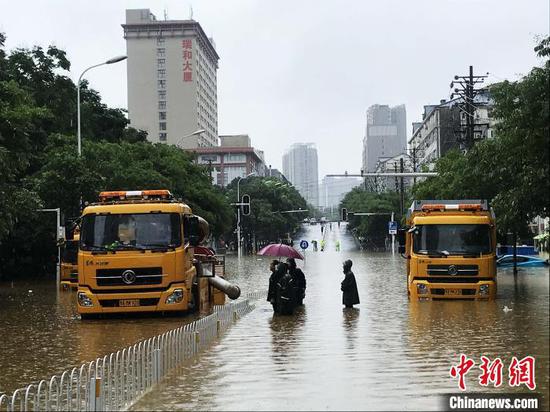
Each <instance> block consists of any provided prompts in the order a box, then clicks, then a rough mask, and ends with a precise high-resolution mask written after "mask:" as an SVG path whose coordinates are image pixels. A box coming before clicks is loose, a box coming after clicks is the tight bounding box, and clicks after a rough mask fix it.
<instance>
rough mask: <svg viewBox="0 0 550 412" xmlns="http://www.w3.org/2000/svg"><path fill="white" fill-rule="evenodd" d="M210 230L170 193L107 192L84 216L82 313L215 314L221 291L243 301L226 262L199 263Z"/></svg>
mask: <svg viewBox="0 0 550 412" xmlns="http://www.w3.org/2000/svg"><path fill="white" fill-rule="evenodd" d="M208 231H209V229H208V223H207V222H206V221H205V220H204V219H202V218H200V217H199V216H195V215H193V213H192V211H191V208H190V207H189V206H188V205H187V204H185V203H183V202H182V201H180V200H177V199H175V198H174V197H173V196H172V194H171V193H170V192H169V191H168V190H143V191H113V192H101V193H100V195H99V202H98V203H94V204H91V205H89V206H87V207H86V208H85V209H84V211H83V213H82V219H81V233H80V244H79V252H78V293H77V301H78V303H77V305H78V313H80V315H81V316H82V318H89V317H95V316H97V315H101V314H111V313H130V312H171V313H176V312H185V311H208V310H210V309H211V308H212V306H213V305H214V304H220V303H223V301H224V300H225V295H223V301H222V299H220V294H219V293H216V290H221V291H222V292H224V293H225V294H227V296H229V297H230V298H232V299H236V298H238V297H239V295H240V289H239V288H238V286H236V285H233V284H231V283H229V282H227V281H226V280H225V279H223V278H222V277H221V276H219V275H220V274H223V271H224V264H223V260H222V259H219V258H218V257H216V256H213V255H210V256H205V255H204V254H200V255H199V254H198V255H197V256H195V253H194V252H195V248H200V243H201V242H202V241H204V240H205V238H206V237H207V236H208ZM203 249H204V248H203Z"/></svg>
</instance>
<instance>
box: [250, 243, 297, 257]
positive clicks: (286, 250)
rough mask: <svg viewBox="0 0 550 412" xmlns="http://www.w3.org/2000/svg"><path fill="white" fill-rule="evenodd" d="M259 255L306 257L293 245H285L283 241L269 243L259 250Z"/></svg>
mask: <svg viewBox="0 0 550 412" xmlns="http://www.w3.org/2000/svg"><path fill="white" fill-rule="evenodd" d="M258 255H262V256H276V257H291V258H294V259H302V260H303V259H304V257H303V256H302V254H301V253H300V252H298V251H297V250H296V249H294V248H293V247H292V246H288V245H285V244H283V243H277V244H272V245H267V246H265V247H264V248H262V250H260V251H259V252H258Z"/></svg>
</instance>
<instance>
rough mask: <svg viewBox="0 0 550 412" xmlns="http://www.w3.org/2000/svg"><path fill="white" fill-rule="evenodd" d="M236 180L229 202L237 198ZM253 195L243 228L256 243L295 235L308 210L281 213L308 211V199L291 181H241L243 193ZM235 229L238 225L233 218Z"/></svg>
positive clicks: (263, 179)
mask: <svg viewBox="0 0 550 412" xmlns="http://www.w3.org/2000/svg"><path fill="white" fill-rule="evenodd" d="M237 182H238V179H235V180H233V182H231V183H230V184H229V185H228V187H227V189H226V197H227V199H228V202H236V201H237ZM243 194H248V195H250V203H251V211H250V215H249V216H241V228H242V232H243V234H245V235H246V236H251V238H250V240H251V239H252V236H254V237H255V239H256V241H257V242H262V241H265V242H267V241H276V240H279V239H286V237H287V234H289V235H290V236H292V235H293V234H294V233H295V232H296V230H297V229H298V227H299V225H300V222H301V221H302V220H303V219H304V218H305V217H307V216H308V215H309V212H308V213H281V212H287V211H289V210H299V209H303V210H308V205H307V203H306V200H305V199H304V198H303V197H302V196H301V195H300V193H298V191H297V190H296V189H295V188H294V186H292V185H291V184H290V183H285V182H282V181H281V180H279V179H276V178H271V177H249V178H247V179H243V180H241V183H240V195H241V196H242V195H243ZM231 227H232V228H234V227H236V217H235V216H234V217H233V222H232V226H231Z"/></svg>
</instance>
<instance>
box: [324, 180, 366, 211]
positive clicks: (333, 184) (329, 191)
mask: <svg viewBox="0 0 550 412" xmlns="http://www.w3.org/2000/svg"><path fill="white" fill-rule="evenodd" d="M361 183H363V180H362V179H361V178H353V177H334V176H325V177H324V178H323V181H322V183H321V187H320V192H319V205H320V206H322V207H325V208H333V209H335V208H338V206H339V205H340V202H341V201H342V199H344V197H345V196H346V194H348V192H351V191H352V190H353V188H355V187H357V186H359V185H360V184H361Z"/></svg>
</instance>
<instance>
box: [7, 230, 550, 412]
mask: <svg viewBox="0 0 550 412" xmlns="http://www.w3.org/2000/svg"><path fill="white" fill-rule="evenodd" d="M302 238H303V239H306V240H308V241H311V240H312V239H317V240H320V238H321V233H320V226H319V225H316V226H307V228H306V232H305V233H304V235H303V236H302ZM337 239H339V240H340V242H341V250H342V251H341V252H337V251H336V247H335V242H336V240H337ZM296 243H297V242H296ZM310 243H311V242H310ZM310 250H311V249H310ZM347 258H350V259H352V260H353V262H354V266H353V271H354V272H355V275H356V279H357V283H358V288H359V295H360V298H361V303H360V304H359V305H357V306H356V308H355V309H351V310H349V309H343V307H342V305H341V292H340V282H341V280H342V279H343V274H342V271H341V263H342V261H343V260H345V259H347ZM268 262H269V259H268V258H259V257H243V258H242V259H241V260H238V259H237V258H235V257H228V259H227V272H228V274H229V276H228V277H229V278H230V279H231V280H232V281H234V282H235V283H237V284H238V285H239V286H241V289H242V290H243V294H244V293H246V292H249V291H257V290H265V289H266V288H267V281H268V277H269V273H268V268H267V267H268ZM404 263H405V261H404V260H403V259H402V258H401V257H400V256H399V255H398V254H395V255H392V254H391V253H368V252H364V251H358V250H356V248H355V244H354V242H353V239H352V238H351V237H350V236H349V235H347V234H346V233H345V232H344V226H342V229H341V230H339V229H338V227H337V225H336V224H335V223H333V225H332V230H329V231H328V233H327V246H326V250H325V251H324V252H313V251H308V252H306V260H305V262H300V263H299V265H300V266H301V267H302V268H303V270H304V272H305V273H306V277H307V280H308V288H307V292H306V299H305V305H304V306H303V307H301V308H300V309H298V310H297V311H296V313H295V315H293V316H286V317H283V316H274V315H273V311H272V309H271V306H270V305H269V304H268V303H267V302H265V301H263V300H261V301H259V302H258V303H257V307H256V309H255V310H253V311H252V312H251V313H249V314H248V315H246V316H245V317H243V318H242V319H240V320H239V321H237V322H236V323H235V324H234V325H233V326H232V327H231V328H230V329H229V330H228V331H227V332H226V333H225V334H224V335H223V336H222V337H221V338H220V339H219V340H217V341H215V342H214V343H213V344H212V346H211V347H210V348H208V349H207V350H205V351H203V352H202V353H201V354H199V355H198V356H197V357H195V358H194V359H193V360H191V361H189V362H188V363H186V364H185V365H183V366H182V367H181V368H178V370H175V371H173V373H171V374H170V375H169V376H168V377H167V378H166V379H165V380H164V381H163V382H162V383H161V385H159V386H158V387H157V388H155V389H154V390H153V391H151V392H150V393H148V394H147V395H146V396H145V397H144V398H142V399H141V400H140V401H139V402H138V403H137V404H136V405H134V409H135V410H148V409H149V410H192V409H200V410H221V409H223V410H243V409H244V410H306V409H307V410H311V409H315V410H321V409H327V410H334V409H338V410H357V409H363V410H364V409H377V410H386V409H399V410H402V409H423V410H425V409H431V410H435V409H441V408H442V404H441V397H440V395H441V394H445V393H450V392H457V391H458V388H457V382H456V380H455V379H453V378H451V377H450V376H449V369H450V367H451V366H452V365H454V364H457V363H458V360H459V355H460V354H461V353H464V354H466V355H467V356H469V357H470V358H472V359H474V360H475V361H476V367H475V368H473V369H472V370H471V372H470V373H469V375H468V376H467V380H466V384H467V388H468V391H472V392H482V391H484V392H489V393H496V392H501V393H511V392H518V391H519V392H525V393H526V392H528V390H527V389H526V388H525V387H524V386H522V387H520V388H510V387H508V385H507V383H508V382H507V370H508V365H509V363H510V360H511V357H512V356H517V357H518V358H523V357H524V356H527V355H532V356H534V357H535V358H536V375H535V376H536V384H537V389H536V392H537V393H541V394H544V395H545V396H547V395H546V394H547V392H548V389H549V388H548V381H549V374H548V369H549V355H548V353H549V323H548V322H549V320H548V319H549V284H548V269H547V268H540V269H539V268H529V269H522V270H521V272H520V274H519V276H518V277H517V280H515V281H514V277H513V275H512V274H511V272H509V271H501V272H499V275H498V282H499V283H498V284H499V286H498V295H497V299H496V300H495V301H493V302H469V301H435V302H416V303H414V302H409V301H408V299H407V293H406V281H405V274H404V273H405V271H404V266H405V265H404ZM29 290H32V292H30V291H29ZM75 305H76V302H75V298H74V293H66V292H56V290H55V285H53V284H52V283H51V282H48V283H46V282H44V283H36V282H34V283H15V284H14V285H13V287H12V285H11V284H0V308H1V312H0V336H1V345H0V370H1V373H0V392H3V391H4V392H12V391H13V389H16V388H19V387H22V386H24V385H26V384H28V383H31V382H35V381H37V380H39V379H45V378H49V377H51V375H53V374H56V373H59V372H62V371H63V370H66V369H69V368H71V367H74V366H79V365H80V364H81V363H82V362H86V361H90V360H93V359H95V358H96V357H98V356H103V355H105V354H108V353H110V352H112V351H116V350H118V349H122V348H124V347H126V346H128V345H130V344H133V343H135V342H137V341H139V340H141V339H145V338H149V337H151V336H154V335H157V334H160V333H163V332H165V331H167V330H169V329H172V328H175V327H178V326H180V325H181V324H182V323H186V322H189V321H191V320H193V318H192V317H179V318H178V317H176V318H158V317H154V318H147V317H143V318H128V319H126V318H122V319H102V320H94V321H85V322H83V321H81V320H80V319H79V317H78V315H77V314H76V311H75ZM505 306H507V307H508V308H511V309H512V310H511V311H504V310H503V308H504V307H505ZM482 355H485V356H487V357H489V358H490V359H495V358H496V357H500V358H501V359H502V360H503V362H504V368H503V371H504V384H503V385H502V386H501V387H500V388H492V387H490V388H483V387H481V386H479V384H478V382H477V377H478V375H479V369H478V368H477V365H479V363H480V357H481V356H482ZM544 407H545V409H548V397H545V398H544Z"/></svg>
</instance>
